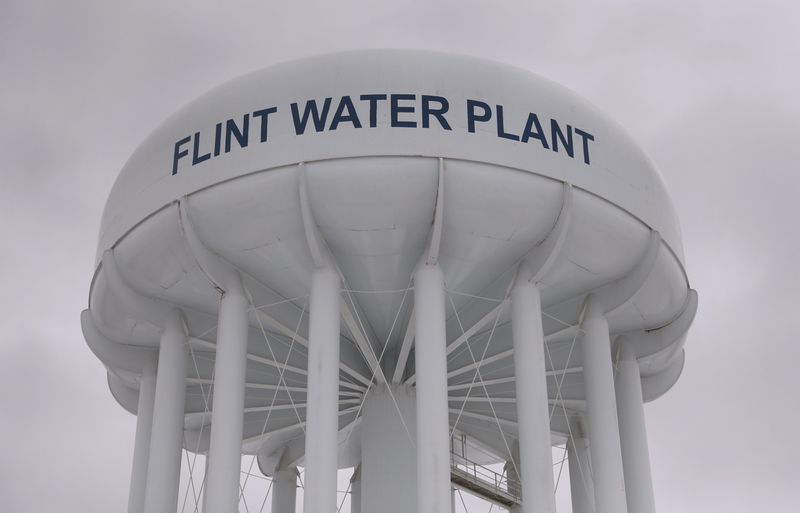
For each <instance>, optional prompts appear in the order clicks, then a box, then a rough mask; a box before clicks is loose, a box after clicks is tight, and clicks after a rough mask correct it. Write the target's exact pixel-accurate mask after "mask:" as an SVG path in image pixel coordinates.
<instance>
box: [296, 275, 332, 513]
mask: <svg viewBox="0 0 800 513" xmlns="http://www.w3.org/2000/svg"><path fill="white" fill-rule="evenodd" d="M340 288H341V285H340V279H339V275H338V274H337V273H336V271H334V270H333V269H330V268H328V267H325V268H320V269H317V270H315V271H314V275H313V277H312V281H311V298H310V301H309V316H310V317H309V337H308V394H307V397H308V400H307V403H308V406H307V410H306V420H307V424H306V454H305V465H306V478H305V491H306V493H305V494H304V496H303V497H304V498H303V511H304V512H305V513H334V512H335V511H336V506H337V504H336V480H337V469H338V462H337V448H338V444H337V439H338V433H339V417H338V404H339V333H340V318H341V314H340V308H339V303H340V302H339V295H340Z"/></svg>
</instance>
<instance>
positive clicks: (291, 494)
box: [271, 467, 297, 513]
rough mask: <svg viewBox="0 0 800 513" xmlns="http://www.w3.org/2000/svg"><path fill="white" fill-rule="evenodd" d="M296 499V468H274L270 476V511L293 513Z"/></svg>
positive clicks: (274, 512)
mask: <svg viewBox="0 0 800 513" xmlns="http://www.w3.org/2000/svg"><path fill="white" fill-rule="evenodd" d="M296 501H297V469H296V468H294V467H291V468H283V469H280V470H276V471H275V473H274V474H273V476H272V509H271V512H272V513H294V509H295V502H296Z"/></svg>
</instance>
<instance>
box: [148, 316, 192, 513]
mask: <svg viewBox="0 0 800 513" xmlns="http://www.w3.org/2000/svg"><path fill="white" fill-rule="evenodd" d="M165 324H166V325H165V326H164V332H163V333H162V334H161V344H160V345H159V348H158V372H157V374H156V396H155V402H154V404H153V431H152V433H151V435H150V455H149V457H148V462H147V489H146V490H145V505H144V510H145V511H146V512H147V513H174V512H175V509H176V508H177V507H178V483H179V481H180V472H181V448H182V445H183V414H184V405H185V402H186V364H187V362H186V332H185V331H184V326H183V318H182V317H181V315H180V313H178V312H177V311H175V312H172V313H171V314H170V315H169V316H168V317H167V321H166V323H165Z"/></svg>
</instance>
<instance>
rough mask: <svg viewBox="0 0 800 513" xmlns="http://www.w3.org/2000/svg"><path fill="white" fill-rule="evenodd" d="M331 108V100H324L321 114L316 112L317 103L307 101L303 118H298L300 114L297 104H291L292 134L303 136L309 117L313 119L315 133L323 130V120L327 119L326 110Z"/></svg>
mask: <svg viewBox="0 0 800 513" xmlns="http://www.w3.org/2000/svg"><path fill="white" fill-rule="evenodd" d="M330 108H331V98H325V102H324V103H323V104H322V112H319V111H318V110H317V101H316V100H308V101H307V102H306V107H305V109H304V110H303V117H302V118H301V117H300V112H299V110H298V108H297V104H296V103H293V104H292V119H293V120H294V132H295V134H297V135H303V134H304V133H305V132H306V124H307V123H308V118H309V115H310V116H311V117H312V118H313V119H312V121H313V122H314V128H315V129H316V131H317V132H322V131H323V130H325V120H326V119H327V118H328V110H330Z"/></svg>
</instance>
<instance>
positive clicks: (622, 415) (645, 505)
mask: <svg viewBox="0 0 800 513" xmlns="http://www.w3.org/2000/svg"><path fill="white" fill-rule="evenodd" d="M616 390H617V414H618V415H619V436H620V443H621V445H622V463H623V468H624V471H625V492H626V494H627V498H628V510H629V511H631V513H655V511H656V501H655V497H654V496H653V479H652V477H651V475H650V454H649V450H648V447H647V430H646V429H645V423H644V401H643V400H642V379H641V375H640V374H639V363H638V362H637V361H636V352H635V351H634V349H633V346H631V343H630V341H628V340H625V338H624V337H623V338H622V339H620V343H619V361H618V362H617V387H616Z"/></svg>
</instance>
